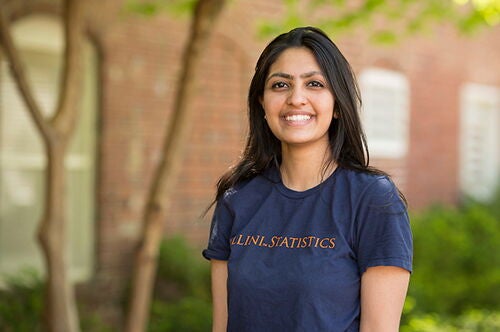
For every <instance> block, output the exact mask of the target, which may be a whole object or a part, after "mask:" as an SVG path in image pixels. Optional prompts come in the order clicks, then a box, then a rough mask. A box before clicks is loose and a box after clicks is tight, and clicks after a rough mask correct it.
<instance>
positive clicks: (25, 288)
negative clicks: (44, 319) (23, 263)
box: [0, 269, 43, 332]
mask: <svg viewBox="0 0 500 332" xmlns="http://www.w3.org/2000/svg"><path fill="white" fill-rule="evenodd" d="M5 279H6V280H5V281H6V288H5V289H0V331H5V332H14V331H16V332H17V331H19V332H22V331H30V332H36V331H40V330H41V326H40V318H41V312H42V298H43V281H42V279H41V277H40V275H39V274H38V273H37V272H36V271H35V270H32V269H25V270H23V271H21V272H20V273H19V274H17V275H15V276H8V277H6V278H5Z"/></svg>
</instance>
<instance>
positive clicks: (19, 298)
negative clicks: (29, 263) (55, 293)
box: [0, 268, 112, 332]
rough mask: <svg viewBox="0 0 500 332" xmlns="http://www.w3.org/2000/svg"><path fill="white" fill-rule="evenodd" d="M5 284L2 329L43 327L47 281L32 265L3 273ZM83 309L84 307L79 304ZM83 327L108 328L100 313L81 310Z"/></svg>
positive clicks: (0, 300)
mask: <svg viewBox="0 0 500 332" xmlns="http://www.w3.org/2000/svg"><path fill="white" fill-rule="evenodd" d="M4 281H5V285H4V286H5V288H2V289H0V331H2V332H37V331H41V330H42V326H41V316H42V309H43V293H44V281H43V280H42V277H41V276H40V274H39V273H38V272H37V271H36V270H35V269H31V268H26V269H24V270H21V271H20V272H19V273H17V274H15V275H12V276H7V277H4ZM79 309H81V308H79ZM80 317H81V320H80V324H81V326H82V330H83V331H92V332H109V331H112V330H111V329H110V328H109V327H108V326H106V325H105V324H104V323H103V322H102V320H101V319H100V317H99V316H97V315H96V314H93V313H90V312H89V311H88V310H85V311H83V312H82V311H81V310H80Z"/></svg>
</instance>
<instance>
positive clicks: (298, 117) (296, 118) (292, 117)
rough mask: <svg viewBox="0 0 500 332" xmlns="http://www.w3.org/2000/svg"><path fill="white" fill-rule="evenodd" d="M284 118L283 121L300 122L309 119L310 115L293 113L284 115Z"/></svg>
mask: <svg viewBox="0 0 500 332" xmlns="http://www.w3.org/2000/svg"><path fill="white" fill-rule="evenodd" d="M284 118H285V121H290V122H300V121H307V120H311V115H307V114H294V115H286V116H285V117H284Z"/></svg>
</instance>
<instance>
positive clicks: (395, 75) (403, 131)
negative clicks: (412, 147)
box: [359, 68, 410, 159]
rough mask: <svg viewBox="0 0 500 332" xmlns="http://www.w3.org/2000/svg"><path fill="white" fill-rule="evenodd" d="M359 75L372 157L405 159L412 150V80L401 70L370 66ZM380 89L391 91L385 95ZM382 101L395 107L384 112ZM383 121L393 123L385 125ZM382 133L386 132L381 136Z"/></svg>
mask: <svg viewBox="0 0 500 332" xmlns="http://www.w3.org/2000/svg"><path fill="white" fill-rule="evenodd" d="M359 78H360V88H361V96H362V100H363V106H362V120H363V125H364V128H365V132H366V136H367V141H368V150H369V151H370V156H371V157H375V158H390V159H398V158H404V157H405V156H406V155H407V153H408V146H409V128H410V125H409V122H410V88H409V82H408V79H407V78H406V76H405V75H403V74H402V73H400V72H397V71H393V70H388V69H382V68H367V69H365V70H363V71H362V72H361V75H360V76H359ZM377 90H382V91H384V90H385V91H390V93H385V94H383V95H381V94H377ZM388 96H389V98H390V99H388ZM384 99H385V100H384ZM380 101H382V102H383V103H385V104H389V105H391V108H390V109H388V110H383V112H380V109H381V108H384V106H383V105H380V103H379V102H380ZM381 117H382V118H381ZM382 124H393V126H392V127H384V128H381V127H380V126H381V125H382ZM381 132H384V134H382V135H380V133H381ZM387 134H388V135H387Z"/></svg>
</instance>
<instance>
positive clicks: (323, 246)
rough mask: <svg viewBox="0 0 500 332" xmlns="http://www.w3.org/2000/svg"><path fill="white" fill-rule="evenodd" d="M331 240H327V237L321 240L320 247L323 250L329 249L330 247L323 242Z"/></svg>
mask: <svg viewBox="0 0 500 332" xmlns="http://www.w3.org/2000/svg"><path fill="white" fill-rule="evenodd" d="M329 240H330V239H329V238H327V237H325V238H323V239H321V241H320V243H319V246H320V247H321V248H322V249H326V248H328V246H327V245H325V244H323V242H324V241H329Z"/></svg>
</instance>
